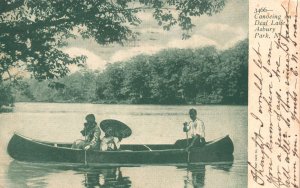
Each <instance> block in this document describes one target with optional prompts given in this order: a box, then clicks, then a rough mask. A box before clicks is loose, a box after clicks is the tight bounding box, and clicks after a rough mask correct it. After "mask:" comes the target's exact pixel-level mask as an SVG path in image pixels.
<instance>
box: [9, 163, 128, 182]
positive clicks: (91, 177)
mask: <svg viewBox="0 0 300 188" xmlns="http://www.w3.org/2000/svg"><path fill="white" fill-rule="evenodd" d="M67 171H69V172H70V173H66V172H67ZM64 174H67V175H68V178H66V179H67V180H66V179H64V178H62V176H63V175H64ZM58 176H60V179H59V178H57V177H58ZM70 176H74V177H70ZM78 176H81V178H80V177H78ZM52 178H53V179H55V180H56V181H57V180H58V179H59V180H61V181H69V180H71V181H73V182H72V183H73V184H76V181H77V180H79V179H81V181H79V182H78V183H80V184H81V185H82V187H88V188H94V187H122V188H123V187H124V188H127V187H131V181H130V179H129V177H124V176H123V175H122V171H121V168H120V167H101V168H100V167H97V168H96V167H84V166H81V167H80V166H53V165H40V164H32V163H20V162H17V161H12V162H11V163H10V164H9V168H8V171H7V178H6V179H7V180H8V181H9V182H8V186H9V187H10V185H13V187H28V186H29V187H48V186H50V185H51V183H53V182H52V181H51V179H52ZM56 183H58V182H56ZM59 184H61V185H64V184H66V185H68V182H59ZM76 187H78V184H77V186H76Z"/></svg>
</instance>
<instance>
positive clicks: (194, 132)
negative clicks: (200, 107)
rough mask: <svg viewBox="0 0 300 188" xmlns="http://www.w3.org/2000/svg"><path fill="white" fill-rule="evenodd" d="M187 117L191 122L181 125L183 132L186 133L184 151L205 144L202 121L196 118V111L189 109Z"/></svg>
mask: <svg viewBox="0 0 300 188" xmlns="http://www.w3.org/2000/svg"><path fill="white" fill-rule="evenodd" d="M189 115H190V118H191V120H192V121H190V122H184V123H183V126H184V127H183V131H184V132H186V133H187V141H188V146H187V148H186V150H189V149H190V148H191V147H194V146H198V147H199V146H203V145H204V144H205V126H204V123H203V121H202V120H200V119H198V118H197V110H196V109H194V108H192V109H190V110H189ZM188 138H191V139H188Z"/></svg>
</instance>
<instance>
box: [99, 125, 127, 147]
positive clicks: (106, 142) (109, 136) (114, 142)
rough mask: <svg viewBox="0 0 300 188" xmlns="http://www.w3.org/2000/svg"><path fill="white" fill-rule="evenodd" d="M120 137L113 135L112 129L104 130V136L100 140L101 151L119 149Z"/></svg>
mask: <svg viewBox="0 0 300 188" xmlns="http://www.w3.org/2000/svg"><path fill="white" fill-rule="evenodd" d="M121 140H122V138H121V137H119V138H118V137H114V136H113V133H112V130H111V129H110V130H106V132H105V136H104V137H103V138H102V140H101V144H100V150H101V151H114V150H118V149H120V143H121Z"/></svg>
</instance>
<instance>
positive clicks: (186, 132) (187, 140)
mask: <svg viewBox="0 0 300 188" xmlns="http://www.w3.org/2000/svg"><path fill="white" fill-rule="evenodd" d="M183 125H184V128H183V130H184V131H185V135H186V147H189V135H188V128H187V123H186V122H185V123H184V124H183ZM186 151H187V155H188V156H187V163H188V164H189V163H190V150H186Z"/></svg>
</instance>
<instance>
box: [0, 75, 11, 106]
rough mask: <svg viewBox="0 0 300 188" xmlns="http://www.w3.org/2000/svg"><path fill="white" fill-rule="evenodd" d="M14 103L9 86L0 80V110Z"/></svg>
mask: <svg viewBox="0 0 300 188" xmlns="http://www.w3.org/2000/svg"><path fill="white" fill-rule="evenodd" d="M13 102H14V97H13V95H12V88H11V86H10V84H8V83H3V82H2V81H1V80H0V110H1V107H2V106H10V105H12V104H13Z"/></svg>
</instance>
